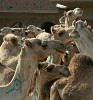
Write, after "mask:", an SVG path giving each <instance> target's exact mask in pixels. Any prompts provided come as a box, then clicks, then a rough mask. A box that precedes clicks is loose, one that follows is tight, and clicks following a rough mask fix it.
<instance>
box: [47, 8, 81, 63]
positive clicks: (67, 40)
mask: <svg viewBox="0 0 93 100" xmlns="http://www.w3.org/2000/svg"><path fill="white" fill-rule="evenodd" d="M82 15H83V11H82V10H81V9H80V8H75V9H73V10H69V11H68V12H65V13H64V18H65V22H64V24H63V23H62V24H59V25H54V26H52V27H51V33H52V34H53V35H52V37H51V38H52V39H54V40H61V41H62V42H63V44H65V45H66V46H67V48H68V47H70V48H71V47H72V44H71V42H72V41H73V40H74V38H78V37H79V34H78V33H77V32H76V31H74V32H73V33H75V34H69V33H71V32H72V30H70V29H69V27H70V26H71V25H72V22H73V21H74V20H76V19H78V18H79V17H81V16H82ZM62 19H63V17H62V18H60V22H62ZM76 48H77V47H76V46H75V48H73V49H70V50H69V51H70V54H69V55H70V56H69V60H68V61H70V59H71V58H72V56H73V55H74V53H75V52H73V50H74V49H76ZM77 51H78V49H77ZM50 58H53V60H52V62H53V63H56V64H59V63H60V62H61V58H62V55H60V54H56V55H53V57H49V58H48V60H50ZM68 63H69V62H68Z"/></svg>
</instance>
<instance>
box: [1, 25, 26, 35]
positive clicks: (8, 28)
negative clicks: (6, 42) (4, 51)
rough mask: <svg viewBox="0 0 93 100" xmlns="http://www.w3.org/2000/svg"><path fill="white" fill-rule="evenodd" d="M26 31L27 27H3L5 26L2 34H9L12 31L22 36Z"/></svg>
mask: <svg viewBox="0 0 93 100" xmlns="http://www.w3.org/2000/svg"><path fill="white" fill-rule="evenodd" d="M24 32H25V29H24V28H11V27H3V28H1V33H0V35H3V36H5V35H7V34H9V33H12V34H15V35H18V36H20V35H21V34H22V33H24Z"/></svg>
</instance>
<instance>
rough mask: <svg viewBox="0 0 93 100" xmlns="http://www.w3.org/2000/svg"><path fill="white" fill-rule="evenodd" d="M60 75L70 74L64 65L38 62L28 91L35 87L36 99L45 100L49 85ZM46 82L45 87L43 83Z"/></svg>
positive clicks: (47, 95)
mask: <svg viewBox="0 0 93 100" xmlns="http://www.w3.org/2000/svg"><path fill="white" fill-rule="evenodd" d="M62 75H63V76H69V75H70V73H69V70H68V68H66V67H65V66H64V65H59V64H50V63H47V62H41V63H39V65H38V69H37V70H36V71H35V74H34V76H33V80H32V86H31V89H30V92H33V91H34V89H35V88H36V89H37V92H38V99H37V100H46V98H47V99H49V98H50V97H49V95H50V87H51V85H52V84H53V83H54V82H55V81H56V80H57V79H59V78H61V77H62ZM47 82H48V86H47V87H46V86H45V85H46V84H47ZM49 83H50V85H49ZM45 90H46V91H45Z"/></svg>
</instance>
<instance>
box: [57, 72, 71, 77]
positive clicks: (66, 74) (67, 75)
mask: <svg viewBox="0 0 93 100" xmlns="http://www.w3.org/2000/svg"><path fill="white" fill-rule="evenodd" d="M59 74H60V75H62V76H64V77H69V76H70V75H71V74H70V72H69V73H64V74H63V73H61V72H60V73H59Z"/></svg>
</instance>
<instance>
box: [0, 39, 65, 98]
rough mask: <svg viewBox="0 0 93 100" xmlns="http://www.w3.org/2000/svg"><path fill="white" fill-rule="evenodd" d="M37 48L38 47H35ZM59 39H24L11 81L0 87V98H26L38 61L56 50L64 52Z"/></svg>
mask: <svg viewBox="0 0 93 100" xmlns="http://www.w3.org/2000/svg"><path fill="white" fill-rule="evenodd" d="M36 48H38V49H36ZM65 50H66V48H65V46H64V45H63V44H62V43H61V42H60V41H54V40H50V41H43V42H42V41H41V40H40V39H36V38H33V39H28V40H25V43H24V46H23V47H22V48H21V51H20V53H19V55H18V62H17V67H16V70H15V74H14V76H13V78H12V80H11V82H10V83H9V84H7V85H4V86H2V87H0V91H1V92H0V96H1V97H0V100H27V98H28V93H29V90H30V87H31V79H32V76H33V74H34V71H35V70H36V68H37V67H38V62H39V61H42V60H43V59H45V58H46V57H47V56H48V55H50V54H54V53H56V52H62V53H63V52H65Z"/></svg>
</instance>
